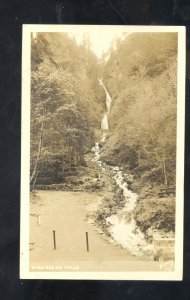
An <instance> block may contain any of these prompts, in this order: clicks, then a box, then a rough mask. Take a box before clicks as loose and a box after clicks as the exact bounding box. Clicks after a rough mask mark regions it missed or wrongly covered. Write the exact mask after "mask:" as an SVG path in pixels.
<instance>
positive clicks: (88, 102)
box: [30, 33, 103, 186]
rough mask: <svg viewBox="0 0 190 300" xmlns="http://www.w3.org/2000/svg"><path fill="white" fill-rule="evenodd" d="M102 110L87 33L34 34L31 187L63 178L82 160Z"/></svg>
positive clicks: (91, 142) (80, 163)
mask: <svg viewBox="0 0 190 300" xmlns="http://www.w3.org/2000/svg"><path fill="white" fill-rule="evenodd" d="M102 111H103V91H102V90H101V88H100V87H99V84H98V65H97V58H96V56H95V54H94V53H93V52H92V51H91V49H90V41H89V38H88V35H84V38H83V41H82V44H81V45H80V46H78V45H77V43H76V41H75V40H74V39H71V38H69V37H68V36H67V34H66V33H38V34H37V36H36V37H32V45H31V179H30V182H31V185H32V186H34V185H35V183H38V184H39V183H41V184H51V183H53V182H55V183H60V182H63V181H64V179H65V177H66V176H69V175H72V174H75V171H76V167H77V166H79V165H82V164H84V159H83V156H84V154H85V153H86V152H87V151H88V150H89V149H90V148H91V147H92V146H93V144H94V140H96V138H97V134H99V133H98V130H97V129H98V128H99V122H100V121H99V120H100V118H101V114H102Z"/></svg>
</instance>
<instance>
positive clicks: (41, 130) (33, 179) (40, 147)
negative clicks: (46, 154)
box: [30, 121, 44, 188]
mask: <svg viewBox="0 0 190 300" xmlns="http://www.w3.org/2000/svg"><path fill="white" fill-rule="evenodd" d="M43 129H44V122H43V121H42V124H41V129H40V140H39V144H38V153H37V157H36V161H35V165H34V170H33V172H32V176H31V178H30V184H31V183H33V188H34V186H35V182H36V175H37V168H38V162H39V159H40V154H41V150H42V143H43Z"/></svg>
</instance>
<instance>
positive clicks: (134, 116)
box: [20, 25, 185, 280]
mask: <svg viewBox="0 0 190 300" xmlns="http://www.w3.org/2000/svg"><path fill="white" fill-rule="evenodd" d="M22 49H23V50H22V145H21V148H22V150H21V159H22V164H21V232H20V234H21V243H20V277H21V278H33V279H123V280H132V279H133V280H135V279H136V280H182V274H183V202H184V199H183V182H184V122H185V28H184V27H182V26H181V27H177V26H118V25H117V26H112V25H23V48H22Z"/></svg>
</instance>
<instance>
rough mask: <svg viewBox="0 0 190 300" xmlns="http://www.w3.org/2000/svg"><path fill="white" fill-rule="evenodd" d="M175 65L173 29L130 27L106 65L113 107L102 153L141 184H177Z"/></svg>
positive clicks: (106, 77)
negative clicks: (132, 30)
mask: <svg viewBox="0 0 190 300" xmlns="http://www.w3.org/2000/svg"><path fill="white" fill-rule="evenodd" d="M176 68H177V34H176V33H132V34H130V35H128V36H126V37H125V38H124V39H123V40H118V41H117V43H116V46H115V48H114V49H113V48H112V49H111V50H110V56H109V59H108V61H107V62H106V63H105V66H104V74H103V79H104V82H105V84H106V86H107V88H108V90H109V92H110V94H111V96H112V107H111V112H110V115H109V124H110V136H109V138H108V139H107V142H106V144H105V145H104V147H103V152H102V159H104V160H105V161H107V162H108V163H110V164H114V165H115V164H116V165H118V164H120V165H123V164H124V165H125V167H126V168H128V169H130V172H133V173H134V175H135V178H136V179H140V181H141V183H142V184H144V183H151V185H162V184H175V159H176V82H177V76H176V73H177V72H176V70H177V69H176Z"/></svg>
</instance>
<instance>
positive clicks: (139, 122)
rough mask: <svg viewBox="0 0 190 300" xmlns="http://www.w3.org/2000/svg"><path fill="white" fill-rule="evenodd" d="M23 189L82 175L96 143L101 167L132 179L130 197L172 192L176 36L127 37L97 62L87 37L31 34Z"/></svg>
mask: <svg viewBox="0 0 190 300" xmlns="http://www.w3.org/2000/svg"><path fill="white" fill-rule="evenodd" d="M31 70H32V71H31V185H33V186H34V185H35V184H36V183H37V184H52V183H61V182H64V180H65V178H67V177H68V176H72V175H76V172H77V168H78V167H79V166H81V165H83V166H84V167H85V164H86V162H85V159H84V157H85V155H86V154H87V153H88V152H89V151H90V149H91V148H92V146H93V145H94V143H95V142H96V141H97V140H99V139H100V134H101V132H100V123H101V120H102V117H103V113H104V111H105V95H104V91H103V89H102V88H101V86H100V85H99V82H98V79H99V78H102V79H103V81H104V83H105V85H106V87H107V89H108V91H109V93H110V95H111V97H112V104H111V110H110V114H109V133H108V136H107V139H106V141H105V142H104V143H102V144H101V143H100V147H101V160H102V161H104V162H105V163H107V164H108V165H113V166H114V165H118V166H122V167H123V168H124V169H125V170H126V171H127V172H129V173H131V174H133V175H134V179H135V183H134V184H133V187H134V189H135V188H139V187H142V186H146V185H148V186H150V187H151V188H153V189H154V187H159V186H168V185H170V186H171V185H172V186H175V169H176V168H175V163H176V90H177V88H176V87H177V33H151V32H150V33H130V34H128V35H127V34H123V37H122V38H121V37H120V38H118V39H117V40H115V41H114V43H113V44H112V46H111V47H110V49H109V51H108V52H107V53H106V54H105V55H104V56H103V58H102V59H101V60H100V59H98V58H97V56H96V55H95V54H94V53H93V51H92V47H91V41H90V38H89V35H88V34H84V36H83V40H82V42H81V43H80V44H78V43H77V42H76V40H75V39H74V38H71V37H69V36H68V35H67V34H66V33H38V34H37V35H36V36H34V35H33V36H32V45H31ZM135 185H136V187H135Z"/></svg>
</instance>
